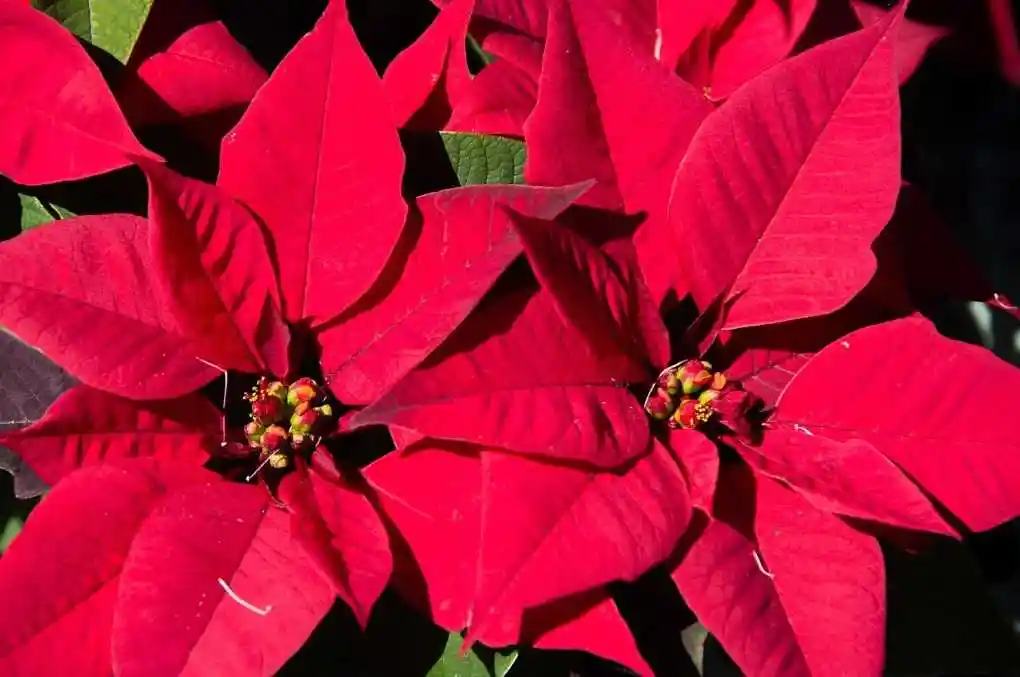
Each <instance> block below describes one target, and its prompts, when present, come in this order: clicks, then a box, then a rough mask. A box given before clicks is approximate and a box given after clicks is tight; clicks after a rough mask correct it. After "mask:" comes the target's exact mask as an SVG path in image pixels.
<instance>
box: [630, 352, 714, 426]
mask: <svg viewBox="0 0 1020 677" xmlns="http://www.w3.org/2000/svg"><path fill="white" fill-rule="evenodd" d="M725 388H726V375H725V374H723V373H722V372H713V371H712V365H711V364H710V363H708V362H705V361H704V360H685V361H683V362H679V363H677V364H674V365H672V366H670V367H667V368H666V369H664V370H663V371H662V373H661V374H659V378H658V380H657V381H656V383H655V385H654V386H652V389H651V390H650V391H649V392H648V397H646V398H645V411H647V412H648V415H649V416H651V417H652V418H654V419H656V420H659V421H666V420H668V421H669V425H670V426H672V427H674V428H697V427H698V426H700V425H702V424H703V423H707V422H708V421H709V420H710V419H711V418H712V416H714V415H715V401H716V400H717V399H718V398H719V397H721V396H722V394H723V391H724V389H725Z"/></svg>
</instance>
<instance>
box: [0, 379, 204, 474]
mask: <svg viewBox="0 0 1020 677" xmlns="http://www.w3.org/2000/svg"><path fill="white" fill-rule="evenodd" d="M221 435H222V432H221V414H220V412H219V410H217V409H216V407H214V406H213V405H212V404H211V403H210V402H209V401H208V400H206V399H205V398H203V397H201V396H200V395H188V396H186V397H181V398H178V399H175V400H155V401H150V402H134V401H132V400H125V399H123V398H121V397H117V396H115V395H110V394H107V393H104V392H103V391H101V390H95V389H94V388H89V387H88V386H78V387H76V388H72V389H71V390H68V391H67V392H66V393H64V394H63V395H61V396H60V397H59V398H57V400H56V401H55V402H54V403H53V405H52V406H51V407H50V408H49V409H48V410H47V411H46V413H45V415H43V417H42V418H41V419H39V421H38V422H36V423H34V424H32V425H30V426H28V427H27V428H22V429H21V430H17V431H12V432H9V433H6V434H0V444H3V445H4V446H6V447H9V448H10V449H12V450H13V451H14V452H15V453H17V454H18V456H20V457H21V459H22V460H23V461H24V462H25V463H27V464H28V466H29V467H30V468H31V469H32V470H33V471H34V472H35V473H36V474H37V475H38V476H39V477H40V478H41V479H42V480H43V481H45V482H46V483H47V484H50V485H53V484H56V483H57V482H58V481H59V480H60V479H62V478H63V477H64V476H65V475H67V474H68V473H71V472H73V471H74V470H76V469H78V468H81V467H85V466H91V465H99V464H103V463H109V462H112V461H120V460H123V459H127V458H136V457H154V458H158V459H160V460H162V461H167V462H172V463H175V464H177V463H181V464H184V465H192V466H195V467H199V466H201V465H202V464H203V463H205V462H206V461H207V460H209V455H210V454H211V453H213V452H215V451H216V450H217V449H219V446H220V440H221Z"/></svg>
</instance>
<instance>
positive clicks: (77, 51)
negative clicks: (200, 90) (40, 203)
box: [0, 2, 155, 185]
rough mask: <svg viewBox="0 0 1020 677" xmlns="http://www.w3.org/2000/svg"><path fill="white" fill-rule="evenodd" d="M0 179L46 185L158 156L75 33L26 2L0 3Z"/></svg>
mask: <svg viewBox="0 0 1020 677" xmlns="http://www.w3.org/2000/svg"><path fill="white" fill-rule="evenodd" d="M0 60H2V62H3V63H5V64H32V68H31V69H25V68H10V67H5V68H4V69H3V73H2V74H0V101H3V103H2V104H0V116H2V117H3V121H4V125H3V130H2V131H0V174H3V175H5V176H7V177H9V178H11V179H13V180H14V181H17V182H19V183H23V184H30V185H38V184H43V183H55V182H57V181H68V180H72V179H80V178H83V177H86V176H92V175H94V174H101V173H103V172H108V171H110V170H112V169H117V168H118V167H123V166H125V165H127V164H129V160H128V158H127V154H128V153H138V154H143V155H150V156H151V157H155V156H152V155H151V154H150V153H149V152H148V151H146V150H145V149H144V148H143V147H142V145H141V144H140V143H138V141H137V139H135V137H134V135H133V134H132V133H131V130H130V128H129V127H128V124H127V121H126V120H125V119H124V116H123V114H122V113H121V112H120V109H119V108H118V107H117V103H116V101H115V100H114V98H113V95H112V94H111V93H110V90H109V89H108V88H107V86H106V83H105V82H103V76H102V75H100V73H99V69H98V68H96V66H95V64H94V63H92V60H91V59H90V58H89V57H88V55H87V54H86V53H85V50H84V49H82V47H81V45H79V44H78V41H77V40H76V39H75V38H74V36H73V35H71V34H70V33H68V32H67V31H66V30H64V29H63V27H61V26H60V25H59V24H58V23H57V22H55V21H54V20H53V19H51V18H49V17H48V16H46V15H45V14H43V13H41V12H37V11H36V10H34V9H32V8H31V7H29V6H28V5H27V4H25V3H20V2H2V3H0Z"/></svg>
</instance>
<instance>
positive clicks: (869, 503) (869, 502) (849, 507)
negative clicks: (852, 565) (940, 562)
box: [737, 424, 956, 536]
mask: <svg viewBox="0 0 1020 677" xmlns="http://www.w3.org/2000/svg"><path fill="white" fill-rule="evenodd" d="M806 431H807V428H804V427H803V426H800V425H794V426H793V427H789V426H788V425H787V424H777V425H773V426H770V427H769V429H768V430H767V431H766V432H765V436H764V440H763V442H762V443H761V444H760V445H757V446H751V445H749V444H745V443H741V444H738V445H737V450H738V451H739V452H740V454H741V455H742V456H743V457H744V459H745V460H746V461H747V462H748V464H749V465H751V466H752V467H753V468H755V469H757V470H758V471H759V472H761V473H762V474H764V475H768V476H769V477H772V478H775V479H778V480H781V481H784V482H786V483H787V484H789V485H790V486H791V487H792V488H793V489H795V490H797V491H799V492H800V493H801V495H803V496H804V497H805V498H807V499H808V500H809V501H810V502H811V503H812V504H814V505H815V506H816V507H817V508H819V509H820V510H824V511H826V512H834V513H839V514H843V515H847V516H850V517H858V518H861V519H867V520H872V521H875V522H880V523H883V524H891V525H893V526H897V527H903V528H906V529H914V530H917V531H931V532H935V533H939V534H946V535H949V536H954V535H955V534H956V532H955V531H954V530H953V528H952V527H950V526H949V525H948V524H946V523H945V521H944V520H943V519H942V518H941V517H939V515H938V512H937V511H936V510H935V507H934V506H933V505H932V504H931V501H929V500H928V499H927V498H926V497H925V495H924V494H923V493H922V492H921V490H920V489H918V487H917V485H916V484H914V483H913V482H912V481H911V480H910V479H909V478H908V477H907V476H906V475H905V474H904V473H903V471H902V470H900V469H899V468H897V467H896V466H895V465H894V464H893V463H892V461H890V460H889V459H888V458H886V457H885V456H883V455H882V454H881V453H880V452H879V451H878V450H877V449H875V447H873V446H871V445H870V444H868V443H867V442H865V441H863V440H859V439H849V440H847V441H846V442H836V441H835V440H831V439H829V438H827V437H822V436H820V435H814V434H812V433H810V432H806Z"/></svg>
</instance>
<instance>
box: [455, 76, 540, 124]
mask: <svg viewBox="0 0 1020 677" xmlns="http://www.w3.org/2000/svg"><path fill="white" fill-rule="evenodd" d="M537 99H538V83H537V82H536V81H535V80H534V78H533V77H532V76H531V75H530V74H528V73H527V72H525V71H524V70H523V69H521V68H520V67H518V66H516V65H514V63H513V62H512V61H507V60H503V59H501V60H498V61H495V62H493V63H491V64H489V65H488V66H486V67H485V68H484V69H482V72H481V73H479V74H478V75H476V76H475V77H474V79H473V80H471V82H470V83H469V84H468V85H467V86H465V87H464V88H463V89H462V90H460V92H459V94H458V96H457V98H456V100H455V101H454V107H453V114H452V115H451V116H450V121H449V122H448V123H447V125H446V129H448V130H450V131H454V132H477V133H481V134H496V135H500V136H510V137H516V138H521V137H523V136H524V123H525V121H526V120H527V119H528V116H529V115H530V114H531V111H532V109H533V108H534V107H535V102H536V101H537Z"/></svg>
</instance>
